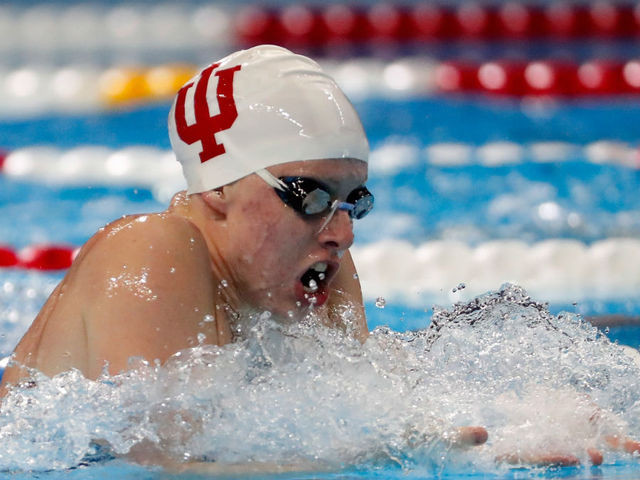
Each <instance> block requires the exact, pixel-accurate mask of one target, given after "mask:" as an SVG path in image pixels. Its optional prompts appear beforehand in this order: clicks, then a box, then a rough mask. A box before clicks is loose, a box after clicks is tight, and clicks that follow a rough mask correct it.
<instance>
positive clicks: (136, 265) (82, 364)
mask: <svg viewBox="0 0 640 480" xmlns="http://www.w3.org/2000/svg"><path fill="white" fill-rule="evenodd" d="M269 170H270V171H271V172H272V173H273V174H274V175H276V176H285V175H286V176H298V175H301V176H302V175H303V176H307V177H312V178H315V179H318V180H320V181H321V182H323V183H324V184H326V185H328V186H329V187H330V189H331V193H332V194H333V195H334V196H335V197H336V198H338V199H340V200H343V201H344V200H345V199H346V197H347V195H348V193H349V192H351V191H352V190H353V189H355V188H356V187H358V186H360V185H362V184H363V183H364V182H365V181H366V175H367V167H366V164H365V163H363V162H360V161H356V160H344V159H340V160H317V161H312V162H294V163H288V164H283V165H279V166H275V167H271V168H270V169H269ZM323 221H324V218H322V217H314V218H303V217H302V216H300V215H299V214H297V213H296V212H295V211H294V210H293V209H291V208H290V207H288V206H286V205H285V204H284V203H283V202H282V201H281V200H280V198H279V197H278V196H277V195H276V194H275V192H274V191H273V188H272V187H270V186H269V185H267V184H266V183H265V182H264V181H263V180H262V179H260V178H258V177H257V176H256V175H250V176H248V177H245V178H243V179H241V180H238V181H237V182H234V183H233V184H230V185H227V186H225V187H221V188H220V189H217V190H215V191H209V192H205V193H202V194H195V195H189V196H187V195H186V194H185V193H184V192H181V193H179V194H177V195H176V196H175V197H174V199H173V200H172V202H171V205H170V206H169V208H168V209H167V210H166V211H164V212H161V213H157V214H149V215H137V216H130V217H124V218H122V219H119V220H117V221H115V222H113V223H111V224H109V225H107V226H106V227H104V228H103V229H101V230H100V231H99V232H97V233H96V234H95V235H94V236H93V237H92V238H91V239H90V240H89V241H88V242H87V243H86V244H85V245H84V246H83V248H82V250H81V251H80V253H79V255H78V257H77V258H76V260H75V261H74V264H73V265H72V267H71V268H70V269H69V271H68V272H67V275H66V276H65V278H64V279H63V280H62V281H61V283H60V284H59V285H58V286H57V288H56V289H55V290H54V292H53V293H52V294H51V296H50V297H49V299H48V300H47V302H46V304H45V305H44V307H43V308H42V310H41V312H40V313H39V315H38V316H37V317H36V319H35V320H34V322H33V324H32V325H31V327H30V328H29V330H28V331H27V333H26V334H25V336H24V337H23V338H22V340H21V341H20V343H19V344H18V346H17V347H16V350H15V352H14V356H13V360H14V365H12V366H9V367H8V368H7V370H6V371H5V374H4V377H3V383H2V394H5V393H6V389H7V386H8V385H15V384H16V383H18V382H19V381H20V380H21V379H22V378H24V377H27V376H28V372H27V370H26V369H25V368H24V367H29V368H35V369H37V370H39V371H41V372H42V373H44V374H45V375H48V376H53V375H55V374H57V373H60V372H62V371H66V370H69V369H71V368H76V369H78V370H80V371H81V372H82V373H83V374H84V375H85V376H86V377H87V378H90V379H95V378H97V377H98V376H99V375H100V374H101V373H102V372H103V369H104V368H105V366H108V371H109V373H111V374H116V373H118V372H121V371H123V370H126V369H127V368H129V364H128V361H129V358H131V357H142V358H144V359H145V360H147V361H150V362H153V361H155V360H158V361H160V362H164V361H166V359H167V358H169V357H170V356H171V355H173V354H175V353H176V352H178V351H180V350H183V349H185V348H189V347H193V346H195V345H197V344H198V342H199V340H198V339H199V338H200V339H204V343H208V344H214V345H224V344H226V343H229V342H231V341H232V340H233V334H232V329H233V318H234V316H235V314H236V313H240V314H243V313H246V312H253V311H264V310H269V311H271V312H272V313H273V314H274V315H276V316H277V317H279V318H282V319H283V320H284V319H286V321H295V320H296V319H299V318H301V317H302V316H303V315H304V314H306V313H307V312H308V311H309V309H310V308H311V307H312V306H311V305H310V303H309V301H307V299H306V298H305V297H304V292H303V293H301V291H303V287H302V284H301V277H302V275H304V273H305V272H306V271H307V270H308V269H309V268H310V267H311V266H312V265H314V264H317V262H326V263H327V264H328V265H329V270H328V271H327V278H326V280H325V285H323V288H324V289H326V292H327V294H328V300H327V301H326V303H325V304H324V305H322V306H318V305H315V306H313V308H315V310H316V312H317V313H318V314H319V315H320V316H321V318H322V319H323V321H324V322H325V323H327V324H329V325H334V326H336V327H337V328H345V326H344V325H342V321H341V319H340V317H339V316H338V315H334V314H332V311H333V308H334V307H335V306H337V304H339V303H341V302H345V301H347V302H349V303H352V304H353V305H355V308H356V309H357V315H356V317H357V320H356V322H355V323H356V324H355V325H351V329H352V331H353V334H354V335H355V336H356V337H358V338H359V339H361V340H363V341H364V339H365V338H366V336H367V333H368V331H367V326H366V320H365V317H364V308H363V306H362V294H361V291H360V284H359V281H358V280H357V276H356V275H355V273H356V272H355V267H354V265H353V262H352V261H351V257H350V255H349V253H348V248H349V247H350V246H351V244H352V242H353V226H352V221H351V219H350V218H349V216H348V214H347V212H345V211H338V212H336V214H335V215H334V217H333V218H332V219H331V221H330V222H329V223H328V224H327V225H326V227H325V228H323V229H322V231H320V227H321V226H322V223H323Z"/></svg>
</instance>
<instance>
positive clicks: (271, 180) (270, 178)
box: [256, 168, 288, 192]
mask: <svg viewBox="0 0 640 480" xmlns="http://www.w3.org/2000/svg"><path fill="white" fill-rule="evenodd" d="M256 175H258V176H259V177H260V178H261V179H263V180H264V181H265V182H267V183H268V184H269V185H270V186H272V187H273V188H275V189H277V190H280V191H281V192H284V191H287V190H288V187H287V184H286V183H284V182H283V181H282V180H280V179H279V178H278V177H276V176H275V175H273V174H272V173H271V172H270V171H269V170H267V169H265V168H262V169H260V170H256Z"/></svg>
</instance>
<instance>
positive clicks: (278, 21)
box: [0, 0, 640, 54]
mask: <svg viewBox="0 0 640 480" xmlns="http://www.w3.org/2000/svg"><path fill="white" fill-rule="evenodd" d="M639 33H640V4H639V3H637V2H634V3H628V2H617V3H614V2H602V1H597V0H595V1H591V2H579V3H576V2H571V3H570V2H561V1H553V2H545V3H543V4H539V3H533V2H518V1H513V2H505V3H502V4H482V3H480V2H462V3H457V4H454V3H452V2H451V3H450V2H447V3H444V2H442V3H432V2H424V1H423V2H414V3H410V2H406V3H405V4H404V5H402V4H400V5H397V4H391V3H388V2H376V3H372V4H370V5H364V4H362V2H360V4H359V5H358V4H355V5H354V4H353V3H347V2H344V3H333V2H331V3H330V4H328V5H320V4H316V5H311V4H307V5H305V4H299V3H298V4H294V5H282V6H268V5H261V4H258V3H254V4H250V5H246V6H243V7H241V8H237V7H236V8H234V7H233V6H232V5H227V6H214V5H203V4H202V3H200V2H184V3H175V2H174V3H169V2H161V3H158V4H149V5H135V4H126V3H125V4H115V5H107V4H105V5H100V4H96V3H90V4H80V3H79V4H76V5H47V4H37V5H31V6H26V7H22V6H13V7H12V6H5V7H2V8H0V50H5V51H7V52H15V51H23V52H46V53H47V54H52V53H53V54H55V53H61V52H62V53H64V52H68V51H80V52H83V51H84V52H102V51H105V50H116V51H117V50H120V51H125V50H128V51H129V52H136V51H147V52H158V51H165V52H166V51H167V50H169V51H180V50H184V49H197V48H211V47H212V46H215V47H216V48H223V49H225V50H227V51H231V50H235V49H236V47H237V46H240V45H243V44H252V45H255V44H257V43H277V44H281V45H285V46H291V47H325V48H327V49H335V48H336V47H341V46H342V47H344V46H352V45H358V46H361V45H370V46H371V47H372V48H374V47H380V46H384V45H398V44H415V43H416V42H422V43H430V42H451V41H464V40H474V41H477V40H485V41H486V40H530V39H549V40H554V41H558V40H563V39H603V40H608V39H633V38H634V37H636V36H637V35H638V34H639Z"/></svg>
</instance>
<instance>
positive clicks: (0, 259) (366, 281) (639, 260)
mask: <svg viewBox="0 0 640 480" xmlns="http://www.w3.org/2000/svg"><path fill="white" fill-rule="evenodd" d="M77 251H78V248H77V247H75V246H69V245H56V244H50V245H47V244H41V245H33V246H29V247H26V248H23V249H19V250H18V249H14V248H12V247H11V246H8V245H6V246H1V247H0V267H4V268H7V269H19V270H34V271H35V270H40V271H56V270H64V269H66V268H68V267H69V266H70V265H71V263H72V261H73V258H74V257H75V255H76V254H77ZM351 252H352V255H353V258H354V261H355V263H356V265H357V268H358V274H359V277H360V280H361V282H362V286H363V291H364V294H365V298H367V299H368V300H372V299H376V298H378V297H380V298H384V299H386V301H395V302H397V301H401V302H403V304H407V305H420V304H424V302H425V301H426V300H429V301H435V302H436V303H437V302H440V301H442V302H450V301H458V300H467V299H470V298H473V297H474V296H476V295H479V294H481V293H484V292H486V291H488V290H495V289H496V288H498V287H499V286H500V285H501V284H503V283H505V282H511V283H516V284H518V285H521V286H523V287H524V288H525V289H526V290H527V291H529V293H530V294H531V295H532V296H535V297H536V298H544V299H545V300H547V301H550V302H554V303H559V302H561V303H571V302H577V301H582V300H589V301H594V300H598V299H601V300H603V301H604V300H612V299H620V300H625V299H630V298H637V297H638V292H640V239H638V238H608V239H604V240H600V241H596V242H593V243H591V244H585V243H583V242H580V241H578V240H569V239H548V240H543V241H539V242H536V243H533V244H527V243H525V242H523V241H520V240H495V241H489V242H485V243H482V244H479V245H475V246H473V245H467V244H465V243H462V242H458V241H447V240H432V241H427V242H423V243H421V244H417V245H414V244H411V243H409V242H406V241H403V240H395V239H388V240H380V241H377V242H373V243H369V244H364V245H356V246H354V247H352V248H351Z"/></svg>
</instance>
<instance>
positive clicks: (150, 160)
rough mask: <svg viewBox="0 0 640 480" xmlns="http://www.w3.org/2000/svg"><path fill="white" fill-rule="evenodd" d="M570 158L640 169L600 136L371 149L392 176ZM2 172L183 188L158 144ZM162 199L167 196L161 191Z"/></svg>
mask: <svg viewBox="0 0 640 480" xmlns="http://www.w3.org/2000/svg"><path fill="white" fill-rule="evenodd" d="M569 160H576V161H581V162H588V163H593V164H608V165H618V166H622V167H624V168H631V169H638V168H640V150H639V149H638V146H637V145H631V144H628V143H624V142H618V141H608V140H600V141H595V142H591V143H588V144H586V145H578V144H571V143H565V142H533V143H529V144H519V143H515V142H491V143H487V144H484V145H480V146H474V145H470V144H465V143H434V144H431V145H427V146H425V147H420V146H417V145H415V144H413V143H400V142H395V143H384V144H382V145H381V146H379V147H377V148H375V149H374V150H373V151H372V153H371V160H370V170H371V173H372V175H377V176H392V175H397V174H399V173H401V172H402V171H403V170H406V169H410V168H412V167H416V166H419V165H421V164H422V165H427V166H435V167H447V168H448V167H451V168H456V167H467V166H470V165H482V166H485V167H487V168H492V167H500V166H508V165H518V164H522V163H526V162H531V163H552V162H553V163H561V162H565V161H569ZM0 174H3V175H5V176H6V177H9V178H14V179H16V180H26V181H32V182H44V183H51V184H57V185H87V184H89V185H123V186H139V187H144V188H151V189H154V190H157V193H162V192H169V191H170V192H175V191H177V190H180V189H182V188H184V180H183V177H182V172H181V169H180V165H179V163H178V162H177V161H176V160H175V156H174V154H173V152H171V151H170V150H162V149H158V148H155V147H145V146H133V147H127V148H122V149H111V148H107V147H102V146H83V147H77V148H72V149H60V148H55V147H46V146H44V147H42V146H41V147H27V148H19V149H16V150H14V151H11V152H9V153H8V154H7V155H6V156H5V157H4V161H0ZM161 196H162V197H163V198H164V197H166V195H161Z"/></svg>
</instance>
